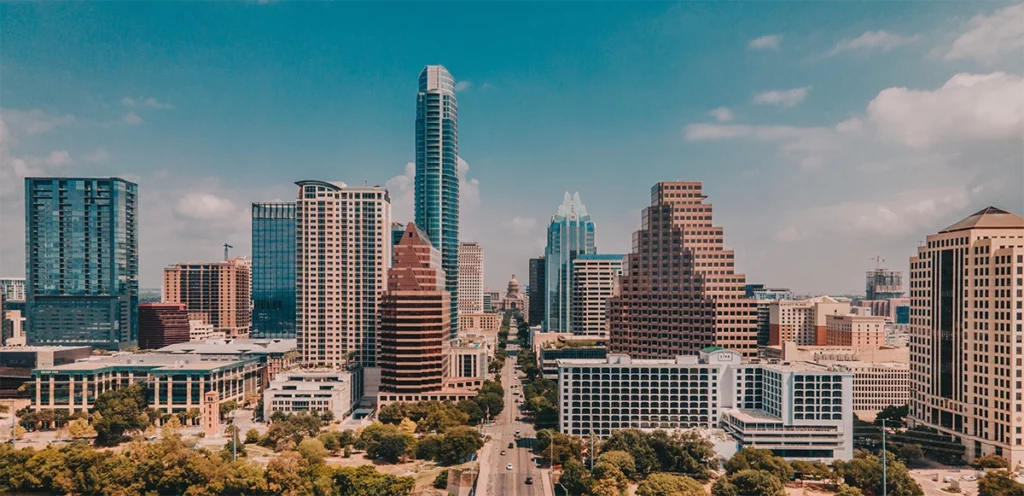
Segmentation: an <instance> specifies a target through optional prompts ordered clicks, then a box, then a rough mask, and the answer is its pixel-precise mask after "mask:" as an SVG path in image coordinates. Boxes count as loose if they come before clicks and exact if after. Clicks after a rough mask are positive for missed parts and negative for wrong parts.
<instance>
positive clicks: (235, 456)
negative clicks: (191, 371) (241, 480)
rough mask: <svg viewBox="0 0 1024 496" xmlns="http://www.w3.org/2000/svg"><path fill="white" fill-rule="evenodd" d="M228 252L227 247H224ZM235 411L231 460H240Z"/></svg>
mask: <svg viewBox="0 0 1024 496" xmlns="http://www.w3.org/2000/svg"><path fill="white" fill-rule="evenodd" d="M224 251H225V252H227V248H225V249H224ZM235 412H237V410H231V427H232V429H231V460H232V461H236V462H237V461H238V428H236V427H235Z"/></svg>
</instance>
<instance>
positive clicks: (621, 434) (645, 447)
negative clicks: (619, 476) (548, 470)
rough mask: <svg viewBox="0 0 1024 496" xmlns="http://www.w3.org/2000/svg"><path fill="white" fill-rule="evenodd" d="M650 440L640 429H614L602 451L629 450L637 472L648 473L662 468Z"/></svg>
mask: <svg viewBox="0 0 1024 496" xmlns="http://www.w3.org/2000/svg"><path fill="white" fill-rule="evenodd" d="M538 439H539V436H538ZM648 440H649V436H648V434H647V433H645V432H643V431H641V430H639V429H621V430H617V431H612V435H611V436H610V437H609V438H608V439H607V440H606V441H605V442H604V443H602V444H601V451H602V452H606V451H626V452H628V453H629V454H631V455H633V460H634V462H635V463H636V470H637V472H639V473H640V474H643V475H646V474H649V473H651V472H653V471H655V470H656V469H658V468H660V463H659V461H658V456H657V454H655V453H654V449H653V448H651V444H650V442H649V441H648Z"/></svg>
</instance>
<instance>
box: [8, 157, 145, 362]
mask: <svg viewBox="0 0 1024 496" xmlns="http://www.w3.org/2000/svg"><path fill="white" fill-rule="evenodd" d="M137 206H138V185H136V184H135V183H131V182H128V181H125V180H124V179H120V178H116V177H111V178H63V177H36V178H33V177H29V178H25V275H26V279H27V281H26V285H25V289H26V294H25V299H26V312H27V313H28V318H27V319H26V324H27V326H26V327H27V328H26V330H25V331H26V337H27V340H28V344H29V345H65V346H69V345H87V346H93V347H96V348H103V349H111V350H116V349H124V348H127V347H130V346H133V345H134V344H135V343H136V341H137V340H138V306H139V296H138V295H139V282H138V274H139V256H138V248H139V242H138V226H137Z"/></svg>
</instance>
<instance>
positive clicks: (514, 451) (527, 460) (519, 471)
mask: <svg viewBox="0 0 1024 496" xmlns="http://www.w3.org/2000/svg"><path fill="white" fill-rule="evenodd" d="M515 362H516V360H515V358H513V357H509V358H507V359H506V360H505V366H504V368H502V370H501V384H502V386H503V387H504V388H505V408H504V409H503V410H502V411H501V414H500V415H498V417H497V418H496V419H494V423H493V424H490V425H485V426H484V427H483V428H482V429H481V431H482V432H483V433H484V434H489V435H490V436H491V440H490V441H488V442H487V444H485V445H484V447H483V449H482V450H481V454H480V477H479V479H478V480H477V487H476V494H477V495H478V496H485V495H487V496H489V495H494V496H499V495H501V496H504V495H510V496H520V495H521V496H528V495H537V496H551V495H552V493H551V491H550V487H551V483H550V482H549V477H550V476H549V472H548V471H547V470H541V469H540V468H538V467H537V462H536V461H534V454H533V452H532V450H531V449H530V448H525V447H519V446H517V445H516V436H515V434H516V432H517V431H518V432H519V434H520V437H522V438H528V439H533V438H534V437H535V432H534V429H533V425H531V424H527V423H524V422H521V421H518V420H516V416H517V415H518V414H519V408H518V406H517V405H516V398H522V396H516V393H519V394H520V395H521V394H522V384H521V382H520V380H519V377H518V375H517V374H516V369H515ZM513 385H515V386H516V387H515V388H513V387H512V386H513ZM509 443H513V445H514V446H516V447H514V448H511V449H510V448H509V447H508V445H509ZM503 450H504V451H505V454H504V455H502V454H501V452H502V451H503ZM509 463H511V464H512V470H507V469H506V465H508V464H509ZM527 477H533V484H532V485H527V484H526V482H525V481H526V478H527Z"/></svg>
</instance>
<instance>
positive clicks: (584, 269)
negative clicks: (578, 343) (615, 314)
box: [569, 254, 622, 338]
mask: <svg viewBox="0 0 1024 496" xmlns="http://www.w3.org/2000/svg"><path fill="white" fill-rule="evenodd" d="M621 275H622V255H607V254H601V255H595V254H583V255H580V256H578V257H576V260H573V261H572V315H571V321H570V323H569V330H570V331H571V332H572V333H573V334H576V335H578V336H593V337H601V338H607V337H608V312H607V308H606V304H607V302H608V299H609V298H611V297H613V296H615V295H617V294H619V276H621Z"/></svg>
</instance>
